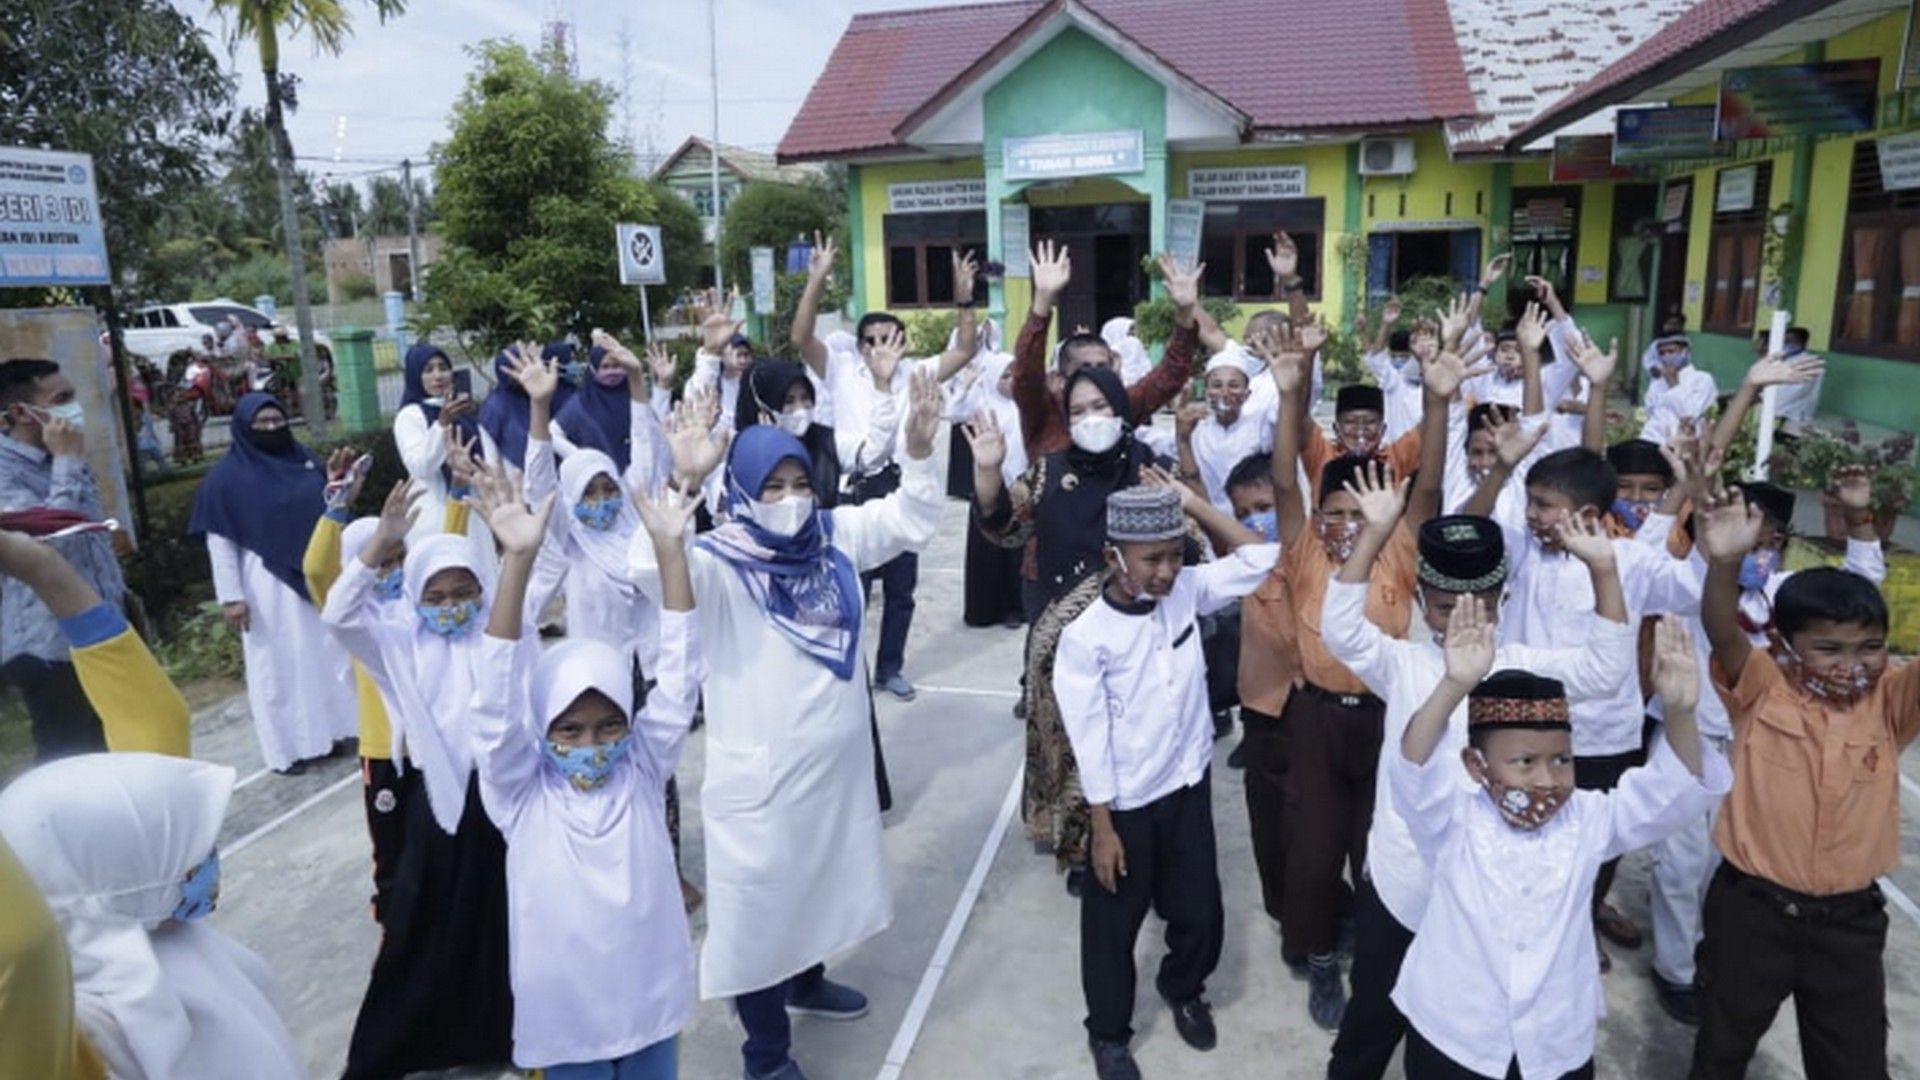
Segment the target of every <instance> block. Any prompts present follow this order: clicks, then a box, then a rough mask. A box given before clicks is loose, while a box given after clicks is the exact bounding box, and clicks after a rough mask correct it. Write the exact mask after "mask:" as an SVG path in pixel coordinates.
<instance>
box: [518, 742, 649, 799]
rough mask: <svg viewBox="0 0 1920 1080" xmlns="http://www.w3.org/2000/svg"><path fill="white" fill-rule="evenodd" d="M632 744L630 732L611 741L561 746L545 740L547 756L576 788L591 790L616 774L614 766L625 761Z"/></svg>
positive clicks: (542, 745) (543, 745) (544, 747)
mask: <svg viewBox="0 0 1920 1080" xmlns="http://www.w3.org/2000/svg"><path fill="white" fill-rule="evenodd" d="M632 745H633V736H632V735H631V734H627V735H622V736H620V737H619V738H617V739H615V740H613V741H612V742H610V743H599V744H597V745H592V746H562V745H560V744H559V743H556V742H542V743H541V747H542V749H544V750H545V751H546V754H547V760H548V761H551V762H553V766H554V768H556V769H559V770H560V775H562V776H564V777H566V778H567V783H569V784H571V785H573V789H574V790H575V791H592V790H593V789H595V788H597V787H599V786H600V785H602V784H604V783H606V782H607V777H609V776H612V775H613V770H614V768H615V766H617V765H619V764H620V762H622V761H624V760H625V759H626V756H627V752H628V750H629V749H630V748H631V747H632Z"/></svg>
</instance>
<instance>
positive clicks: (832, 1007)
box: [776, 977, 867, 1075]
mask: <svg viewBox="0 0 1920 1080" xmlns="http://www.w3.org/2000/svg"><path fill="white" fill-rule="evenodd" d="M787 1011H788V1012H790V1013H792V1014H794V1015H795V1016H818V1017H820V1018H821V1019H823V1020H858V1019H860V1018H861V1017H863V1016H865V1015H867V995H865V994H863V993H861V992H860V991H858V990H855V989H854V988H853V987H851V986H842V985H840V984H839V983H837V982H834V981H833V980H832V979H828V978H825V977H822V978H821V979H819V980H818V981H817V982H815V983H814V984H813V985H812V986H810V987H808V988H807V989H805V990H799V989H798V988H796V987H794V986H792V985H789V986H788V987H787ZM789 1064H791V1063H789ZM776 1075H778V1074H776Z"/></svg>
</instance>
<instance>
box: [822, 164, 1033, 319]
mask: <svg viewBox="0 0 1920 1080" xmlns="http://www.w3.org/2000/svg"><path fill="white" fill-rule="evenodd" d="M858 175H859V183H860V217H861V227H860V232H859V235H860V236H861V237H863V238H864V244H863V246H864V248H865V250H863V251H858V252H852V253H850V257H852V258H857V259H859V260H861V263H862V270H863V278H862V280H864V281H865V283H866V293H867V294H866V296H864V297H861V298H859V300H860V307H861V310H863V311H885V310H886V308H887V244H886V235H887V233H886V217H887V185H888V184H912V183H923V182H925V181H928V180H965V179H980V178H982V177H983V176H985V175H986V173H985V169H984V168H983V166H982V165H981V162H980V159H979V158H962V159H955V160H953V161H915V162H904V163H900V164H894V165H862V166H860V170H859V174H858ZM983 257H984V256H983ZM1023 310H1024V308H1023Z"/></svg>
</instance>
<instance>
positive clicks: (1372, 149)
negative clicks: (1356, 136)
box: [1360, 137, 1413, 176]
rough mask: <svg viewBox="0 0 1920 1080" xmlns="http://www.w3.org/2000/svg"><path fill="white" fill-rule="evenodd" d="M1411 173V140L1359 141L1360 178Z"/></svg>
mask: <svg viewBox="0 0 1920 1080" xmlns="http://www.w3.org/2000/svg"><path fill="white" fill-rule="evenodd" d="M1411 172H1413V140H1412V139H1410V138H1404V137H1399V138H1379V139H1361V140H1360V175H1361V176H1406V175H1407V174H1409V173H1411Z"/></svg>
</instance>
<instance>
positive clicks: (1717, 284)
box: [1700, 161, 1773, 338]
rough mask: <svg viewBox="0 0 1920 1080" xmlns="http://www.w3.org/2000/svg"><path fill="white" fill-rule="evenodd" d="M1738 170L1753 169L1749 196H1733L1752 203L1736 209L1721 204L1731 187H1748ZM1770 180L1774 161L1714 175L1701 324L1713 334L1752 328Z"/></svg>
mask: <svg viewBox="0 0 1920 1080" xmlns="http://www.w3.org/2000/svg"><path fill="white" fill-rule="evenodd" d="M1742 170H1752V171H1753V178H1752V184H1753V192H1752V197H1751V199H1749V198H1747V197H1746V196H1745V194H1744V193H1742V194H1741V196H1740V197H1739V198H1738V199H1737V201H1738V202H1741V203H1750V204H1751V205H1750V206H1748V207H1746V208H1744V209H1738V210H1721V209H1720V207H1721V206H1722V205H1724V204H1725V203H1726V202H1727V201H1728V192H1729V191H1730V190H1739V189H1743V188H1745V187H1746V185H1747V183H1748V180H1747V177H1746V176H1745V175H1744V174H1743V173H1742ZM1772 186H1773V162H1771V161H1762V162H1758V163H1756V164H1751V165H1733V166H1728V167H1726V168H1723V169H1721V170H1720V171H1719V172H1718V173H1717V174H1715V176H1714V188H1713V190H1714V196H1713V205H1714V213H1713V228H1712V232H1711V233H1710V234H1709V237H1708V241H1707V298H1706V316H1705V317H1704V318H1702V319H1701V320H1700V325H1701V328H1702V329H1705V330H1708V331H1710V332H1712V333H1716V334H1734V335H1737V336H1739V337H1743V338H1744V337H1749V336H1751V335H1752V334H1753V319H1754V312H1755V311H1757V310H1758V309H1759V307H1760V255H1761V252H1762V251H1763V250H1764V249H1765V248H1766V240H1767V233H1766V230H1767V218H1768V216H1769V214H1768V209H1767V208H1768V207H1769V206H1771V205H1772V203H1771V202H1770V201H1769V199H1768V196H1769V194H1770V193H1771V189H1772Z"/></svg>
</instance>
